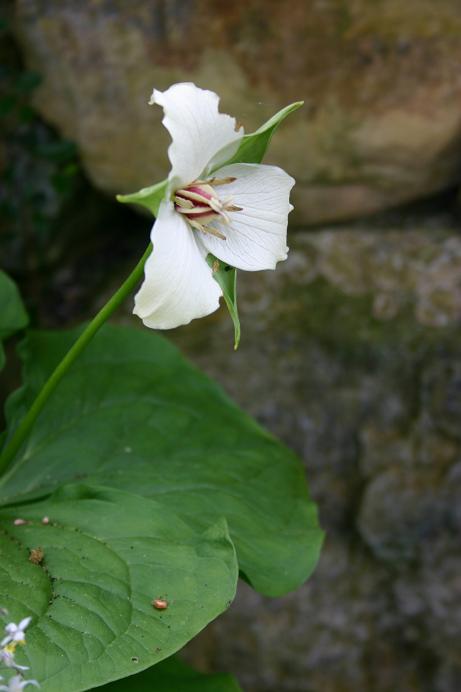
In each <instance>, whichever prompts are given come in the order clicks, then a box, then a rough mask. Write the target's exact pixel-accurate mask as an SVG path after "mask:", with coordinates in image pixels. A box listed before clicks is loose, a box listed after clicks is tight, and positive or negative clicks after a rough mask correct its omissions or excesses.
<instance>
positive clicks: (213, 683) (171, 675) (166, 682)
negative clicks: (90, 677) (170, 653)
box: [98, 657, 241, 692]
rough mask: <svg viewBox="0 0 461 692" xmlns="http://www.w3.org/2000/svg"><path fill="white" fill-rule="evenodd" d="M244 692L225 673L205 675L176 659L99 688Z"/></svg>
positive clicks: (107, 690) (148, 691)
mask: <svg viewBox="0 0 461 692" xmlns="http://www.w3.org/2000/svg"><path fill="white" fill-rule="evenodd" d="M127 684H128V685H129V688H130V692H241V688H240V686H239V685H238V683H237V682H236V680H235V679H234V678H232V677H231V676H230V675H225V674H224V673H216V674H214V675H203V674H202V673H197V672H196V671H195V670H193V669H192V668H190V666H187V665H186V664H185V663H183V662H182V661H180V660H179V659H177V658H176V657H172V658H168V659H167V660H166V661H162V663H159V664H158V665H156V666H154V667H153V668H149V670H146V671H144V672H143V673H140V674H139V675H135V676H134V677H131V678H130V679H129V680H119V681H118V682H111V683H110V684H109V685H104V686H103V687H98V690H100V692H126V689H127V686H128V685H127Z"/></svg>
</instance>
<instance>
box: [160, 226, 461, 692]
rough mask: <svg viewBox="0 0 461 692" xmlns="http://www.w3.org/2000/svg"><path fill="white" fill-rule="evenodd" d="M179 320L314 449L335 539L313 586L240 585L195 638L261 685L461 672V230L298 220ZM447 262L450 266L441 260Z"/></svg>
mask: <svg viewBox="0 0 461 692" xmlns="http://www.w3.org/2000/svg"><path fill="white" fill-rule="evenodd" d="M291 245H292V250H291V252H290V255H289V259H288V261H287V262H286V263H282V264H281V265H279V267H278V269H277V271H276V272H274V273H272V272H263V273H253V274H250V273H247V274H244V273H240V274H239V279H240V283H239V293H240V310H241V317H242V327H243V337H242V344H241V348H240V349H239V351H237V353H235V354H234V353H233V352H232V350H231V345H232V330H231V327H230V324H229V322H230V321H229V318H228V317H227V315H226V312H225V310H224V309H223V310H222V311H220V312H219V313H215V315H212V316H210V318H208V319H207V320H200V321H198V322H196V323H192V324H191V325H189V326H187V327H184V328H181V329H179V330H177V331H176V332H175V333H174V335H173V338H174V340H175V341H176V342H177V343H178V344H179V345H180V346H181V348H182V349H183V350H184V351H185V352H186V353H188V354H189V356H191V357H192V358H193V360H194V361H195V362H196V363H198V364H199V365H200V367H201V368H202V369H204V370H205V371H207V372H208V373H209V374H211V375H212V376H213V377H214V378H216V379H217V380H218V381H220V382H221V383H222V384H223V385H224V387H225V388H226V390H227V391H228V392H229V393H230V394H231V395H232V396H233V398H234V399H235V400H237V402H239V403H240V404H241V405H242V406H243V407H244V408H246V409H247V410H248V411H250V412H251V413H252V414H253V415H254V416H256V418H257V419H259V420H260V421H261V422H262V423H263V424H264V425H266V426H267V427H269V428H270V429H271V430H272V431H273V432H274V433H276V434H277V435H278V436H280V437H281V438H282V439H284V440H285V441H286V442H287V443H288V444H289V445H290V446H291V447H293V448H295V449H296V450H297V452H298V453H299V454H300V455H301V456H302V457H303V458H304V459H305V460H306V469H307V473H308V476H309V480H310V486H311V491H312V494H313V496H314V498H315V499H316V500H317V502H318V503H319V509H320V516H321V521H322V524H323V526H324V528H325V529H326V530H327V540H326V544H325V548H324V551H323V553H322V557H321V561H320V564H319V567H318V570H317V572H316V573H315V575H314V577H313V578H312V579H311V580H310V582H309V583H308V584H306V585H305V587H303V589H301V590H300V591H298V592H296V593H293V594H291V595H289V596H287V597H285V598H282V599H276V600H270V599H265V598H262V597H260V596H258V595H257V594H255V593H254V592H252V591H251V589H249V588H248V587H247V586H246V585H242V587H241V589H240V593H239V596H238V598H237V601H236V602H235V603H234V605H233V606H232V607H231V609H230V611H229V612H228V613H227V614H226V615H225V616H224V617H223V618H220V619H218V620H217V621H216V622H214V623H213V624H212V625H211V626H210V627H209V628H208V629H207V630H206V632H204V633H203V635H201V636H200V637H199V638H198V639H197V640H196V641H194V642H193V643H192V644H191V645H189V648H188V650H187V656H188V658H189V660H190V661H192V662H193V663H195V665H199V666H202V667H203V668H204V669H223V670H232V671H233V672H234V673H235V674H237V675H238V676H239V677H240V680H241V682H242V686H243V689H245V690H248V691H251V692H282V691H283V692H359V691H360V692H389V690H398V691H399V692H400V690H401V691H402V692H413V691H414V692H458V690H459V689H460V688H461V647H460V643H459V642H460V641H461V611H460V609H459V607H458V604H459V602H460V598H461V578H460V574H461V553H460V550H459V546H460V536H461V512H460V510H459V507H460V501H461V432H460V426H459V421H460V419H461V396H460V394H461V340H460V337H459V325H460V323H461V292H460V286H461V279H460V277H461V237H460V236H458V235H457V234H456V233H454V232H450V231H440V230H439V231H434V230H427V229H424V228H417V227H414V228H405V229H401V230H396V229H388V230H385V229H379V230H366V229H363V228H348V229H338V230H328V229H325V230H322V231H319V232H317V233H315V234H314V233H304V232H298V233H296V234H293V236H292V242H291ZM442 268H443V271H442Z"/></svg>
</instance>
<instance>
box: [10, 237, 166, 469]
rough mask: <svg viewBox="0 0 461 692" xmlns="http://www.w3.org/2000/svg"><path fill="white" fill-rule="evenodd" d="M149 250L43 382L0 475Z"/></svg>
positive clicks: (135, 279) (141, 267) (130, 286)
mask: <svg viewBox="0 0 461 692" xmlns="http://www.w3.org/2000/svg"><path fill="white" fill-rule="evenodd" d="M151 250H152V245H149V246H148V248H147V249H146V251H145V253H144V255H143V256H142V257H141V259H140V260H139V262H138V264H137V265H136V267H135V268H134V269H133V271H132V272H131V274H130V275H129V277H128V278H127V279H126V281H124V282H123V284H122V285H121V286H120V288H119V289H118V290H117V291H116V292H115V293H114V295H113V296H112V298H110V299H109V300H108V301H107V303H106V304H105V305H104V307H102V308H101V310H100V311H99V312H98V313H97V315H96V316H95V317H94V318H93V319H92V320H91V322H90V323H89V324H88V326H87V327H86V329H85V330H84V331H83V332H82V333H81V334H80V336H79V337H78V339H77V341H76V342H75V343H74V345H73V346H72V347H71V348H70V349H69V351H68V352H67V353H66V355H65V356H64V358H63V359H62V360H61V362H60V363H59V365H58V366H57V367H56V369H55V370H54V371H53V372H52V374H51V375H50V377H49V378H48V380H47V382H46V383H45V384H44V385H43V387H42V389H41V391H40V393H39V394H38V396H37V398H36V399H35V401H34V402H33V404H32V406H31V407H30V409H29V411H28V412H27V414H26V416H25V417H24V418H23V420H22V421H21V423H20V424H19V426H18V427H17V428H16V430H15V432H14V435H13V436H12V437H11V439H10V440H9V442H8V443H7V444H6V445H5V447H4V449H3V451H2V454H1V455H0V474H1V473H2V472H3V471H5V469H6V468H7V467H8V465H9V463H10V461H11V460H12V459H13V458H14V456H15V455H16V452H17V451H18V450H19V448H20V447H21V445H22V443H23V442H24V440H25V438H26V437H27V435H28V434H29V433H30V431H31V429H32V428H33V425H34V423H35V421H36V419H37V417H38V416H39V415H40V412H41V410H42V408H43V407H44V406H45V404H46V402H47V401H48V399H49V398H50V396H51V394H52V393H53V392H54V390H55V389H56V387H57V385H58V384H59V382H60V381H61V379H62V378H63V377H64V375H65V374H66V372H67V371H68V370H69V368H70V366H71V365H72V363H73V362H74V360H75V359H76V358H78V356H79V355H80V353H81V352H82V351H83V349H84V348H86V346H87V345H88V343H89V342H90V341H91V339H92V338H93V337H94V335H95V334H96V332H97V331H98V330H99V329H100V328H101V327H102V325H103V324H104V322H106V320H107V319H108V318H109V317H110V316H111V315H112V313H113V312H114V311H115V310H116V309H117V308H118V306H119V305H120V304H121V303H122V302H123V301H124V299H125V298H126V297H127V296H128V295H129V293H131V291H132V290H133V289H134V288H135V286H136V284H137V283H138V282H139V281H140V279H141V278H142V274H143V270H144V264H145V263H146V260H147V258H148V257H149V255H150V253H151Z"/></svg>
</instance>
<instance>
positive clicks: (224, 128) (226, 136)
mask: <svg viewBox="0 0 461 692" xmlns="http://www.w3.org/2000/svg"><path fill="white" fill-rule="evenodd" d="M150 103H158V105H159V106H162V107H163V110H164V112H165V116H164V118H163V124H164V125H165V127H166V129H167V130H168V132H169V133H170V135H171V139H172V142H171V144H170V148H169V149H168V156H169V159H170V161H171V167H172V168H171V173H170V181H171V182H172V186H173V187H179V186H183V185H187V184H189V183H192V182H194V180H197V179H198V178H200V176H201V175H202V173H204V171H205V169H206V168H207V166H208V164H209V163H210V161H211V160H212V159H213V165H219V163H224V161H226V160H229V158H230V157H231V156H232V154H234V153H235V152H236V151H237V148H238V145H239V142H240V140H241V138H242V137H243V128H240V130H239V131H238V132H236V131H235V126H236V123H235V118H231V116H230V115H224V114H223V113H220V112H219V111H218V104H219V97H218V96H217V95H216V94H215V93H214V92H213V91H206V90H205V89H199V88H198V87H196V86H195V84H192V83H191V82H182V83H180V84H173V86H171V87H170V88H169V89H167V90H166V91H163V92H162V91H157V89H154V92H153V94H152V97H151V100H150ZM232 143H233V146H232ZM229 147H230V148H229ZM221 149H224V151H225V154H224V155H225V156H226V158H225V159H223V158H221V159H220V160H217V158H216V155H217V154H218V152H220V150H221ZM218 159H219V155H218Z"/></svg>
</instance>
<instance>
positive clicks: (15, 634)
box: [0, 617, 32, 646]
mask: <svg viewBox="0 0 461 692" xmlns="http://www.w3.org/2000/svg"><path fill="white" fill-rule="evenodd" d="M31 620H32V618H31V617H27V618H23V619H22V620H21V622H20V623H19V625H16V624H15V623H14V622H10V623H9V624H8V625H6V627H5V632H6V637H4V638H3V639H2V641H1V642H0V646H5V644H8V643H9V642H15V643H16V644H24V643H25V641H26V635H25V632H24V630H25V629H26V627H27V626H28V625H29V623H30V621H31Z"/></svg>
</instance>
